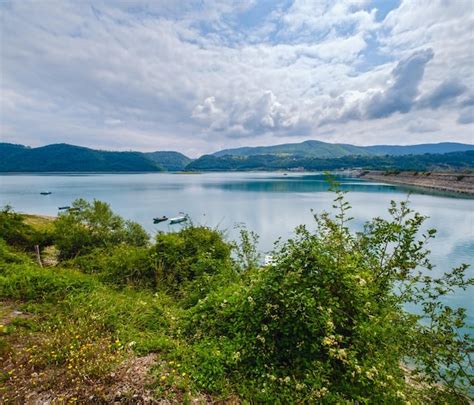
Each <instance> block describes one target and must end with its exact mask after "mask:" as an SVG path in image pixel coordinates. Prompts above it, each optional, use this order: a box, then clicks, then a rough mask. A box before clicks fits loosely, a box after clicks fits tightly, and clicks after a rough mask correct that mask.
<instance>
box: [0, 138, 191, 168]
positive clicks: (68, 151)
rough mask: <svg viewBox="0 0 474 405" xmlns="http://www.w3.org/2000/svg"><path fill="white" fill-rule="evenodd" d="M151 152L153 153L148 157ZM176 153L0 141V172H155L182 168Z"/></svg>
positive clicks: (186, 159) (182, 160)
mask: <svg viewBox="0 0 474 405" xmlns="http://www.w3.org/2000/svg"><path fill="white" fill-rule="evenodd" d="M149 155H152V156H149ZM188 160H189V159H188V158H186V156H184V155H181V154H180V153H177V152H153V153H151V154H147V153H141V152H109V151H101V150H94V149H89V148H84V147H81V146H74V145H68V144H54V145H47V146H42V147H39V148H29V147H25V146H23V145H13V144H8V143H0V172H157V171H163V170H165V169H168V168H169V167H173V168H174V167H181V168H184V166H185V165H184V163H183V164H181V165H180V164H179V162H186V163H188ZM169 170H175V169H169Z"/></svg>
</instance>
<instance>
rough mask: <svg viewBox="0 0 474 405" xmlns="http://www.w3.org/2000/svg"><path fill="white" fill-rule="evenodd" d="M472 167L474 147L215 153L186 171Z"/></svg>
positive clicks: (201, 159)
mask: <svg viewBox="0 0 474 405" xmlns="http://www.w3.org/2000/svg"><path fill="white" fill-rule="evenodd" d="M298 168H304V169H305V170H317V171H322V170H340V169H354V168H362V169H371V170H388V169H396V170H415V171H427V170H464V169H469V170H472V169H473V168H474V150H470V151H465V152H450V153H432V154H429V153H426V154H423V155H368V156H360V155H348V156H343V157H339V158H315V157H311V156H310V157H295V156H292V155H290V156H278V155H271V154H268V155H252V156H231V155H225V156H221V157H218V156H214V155H205V156H201V157H200V158H199V159H196V160H194V161H193V162H191V163H190V164H189V165H188V166H187V168H186V169H187V170H196V171H245V170H269V171H270V170H292V169H298Z"/></svg>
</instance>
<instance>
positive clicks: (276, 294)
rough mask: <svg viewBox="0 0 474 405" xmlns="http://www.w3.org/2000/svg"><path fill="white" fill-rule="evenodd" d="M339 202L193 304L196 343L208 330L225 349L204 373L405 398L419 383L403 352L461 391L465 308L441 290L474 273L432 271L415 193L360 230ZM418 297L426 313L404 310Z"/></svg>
mask: <svg viewBox="0 0 474 405" xmlns="http://www.w3.org/2000/svg"><path fill="white" fill-rule="evenodd" d="M336 209H337V210H338V211H337V214H336V216H335V218H332V217H330V216H329V215H328V214H326V213H323V214H322V215H320V216H315V219H316V222H317V225H318V228H317V231H316V232H314V233H311V232H310V231H309V230H308V229H307V228H306V227H304V226H300V227H298V228H297V230H296V237H295V238H294V239H292V240H289V241H288V242H287V243H285V244H284V245H283V246H282V247H281V248H280V249H279V250H277V251H276V252H275V253H274V257H275V259H276V260H275V263H276V264H275V265H273V266H268V267H266V268H262V269H260V270H256V271H254V272H253V273H252V274H250V275H248V280H242V281H241V282H240V283H237V284H236V285H235V286H233V288H229V287H228V288H224V289H221V290H217V291H213V292H212V293H211V294H209V295H208V296H207V297H206V298H205V299H204V300H201V301H200V302H199V303H198V305H196V306H195V307H194V308H192V309H191V310H190V311H189V318H188V319H189V323H188V328H187V332H188V334H189V337H190V338H191V339H192V340H193V341H194V342H195V343H194V344H195V345H196V346H197V347H202V346H203V345H206V344H208V342H210V341H211V342H212V345H213V349H212V350H213V351H214V352H219V353H221V355H222V356H213V357H211V358H210V360H209V361H210V362H211V363H209V361H206V359H205V358H200V363H195V364H194V365H193V366H194V367H195V371H194V373H195V374H197V375H198V377H197V378H196V380H197V381H198V383H199V384H202V385H201V387H202V388H208V389H210V388H211V389H212V388H213V384H215V381H213V380H212V378H211V379H210V380H209V377H205V376H206V375H208V370H209V369H213V370H214V369H216V370H218V369H221V370H222V372H221V373H220V375H219V376H218V377H216V378H217V379H218V381H222V380H223V379H225V380H229V379H230V380H232V381H233V383H234V384H235V385H237V386H239V390H240V391H241V393H243V394H244V395H245V396H248V397H249V398H253V399H254V400H257V401H267V400H272V401H277V400H280V401H281V400H283V401H294V400H295V399H298V400H300V401H309V402H314V401H320V400H321V399H322V398H323V397H324V401H326V402H329V403H333V402H344V401H351V400H358V401H362V402H366V401H373V402H376V403H385V402H389V403H391V402H393V403H396V402H400V401H402V400H404V399H410V400H417V399H418V400H419V399H420V397H419V395H422V394H420V391H417V390H413V387H412V386H407V384H406V382H405V372H404V371H403V369H402V368H401V364H402V363H403V362H404V361H405V360H406V359H408V358H410V359H411V361H412V362H414V363H415V364H416V365H417V368H416V370H415V372H414V374H415V375H416V376H417V378H419V379H420V380H421V381H423V382H424V383H429V386H430V389H431V390H432V391H436V392H437V394H439V391H440V390H439V388H438V389H436V388H433V387H434V384H433V383H434V382H437V381H439V378H440V376H441V377H442V378H443V380H444V384H445V385H444V387H445V391H444V393H443V395H448V394H449V395H451V396H450V398H451V400H452V399H453V398H455V399H456V398H457V399H459V398H461V397H460V396H459V395H460V394H459V390H460V389H462V387H461V386H460V385H459V384H462V383H463V382H465V383H466V382H467V381H468V379H469V378H471V379H472V376H469V374H468V371H469V370H468V367H466V360H467V359H468V358H469V353H470V350H472V340H471V339H470V338H469V337H467V336H465V337H462V338H460V337H459V329H460V328H462V327H463V326H464V311H463V310H459V311H453V310H451V309H448V307H445V306H444V305H442V304H441V302H440V300H439V298H440V297H441V296H442V295H444V294H446V293H448V292H450V291H452V290H453V289H455V288H457V287H460V288H466V287H467V286H468V285H470V284H472V280H467V279H465V277H464V270H465V267H462V268H460V269H455V270H453V272H451V273H448V274H447V275H445V276H444V277H443V278H441V279H429V278H426V277H425V276H423V273H422V271H421V270H420V267H423V268H425V269H427V270H429V269H430V268H431V265H430V263H429V261H428V253H429V252H428V251H427V250H426V249H425V244H426V242H427V241H428V240H429V239H430V238H431V237H433V236H434V231H431V230H430V231H428V232H427V234H426V236H423V237H422V238H421V239H417V235H418V233H419V231H420V228H421V225H422V223H423V221H424V217H422V216H421V215H419V214H417V213H413V212H412V211H411V210H410V209H409V208H408V207H407V205H406V203H402V204H401V205H400V206H396V205H395V204H393V205H392V206H391V208H390V210H389V212H390V215H391V219H389V220H385V219H382V218H375V219H374V220H373V221H372V222H370V223H368V224H367V225H366V228H365V230H364V231H363V232H360V233H357V234H352V233H351V232H350V231H349V229H348V227H347V220H348V218H347V210H348V209H349V206H348V204H347V202H345V200H344V198H343V195H342V194H339V195H338V197H337V199H336ZM421 282H423V283H421ZM420 283H421V284H420ZM420 300H421V301H420ZM411 302H422V303H423V305H422V308H423V315H420V316H417V315H412V314H410V313H407V312H406V311H404V304H406V303H411ZM422 317H426V318H427V319H428V320H429V322H428V324H427V325H429V326H426V324H425V323H420V322H419V321H420V320H421V319H422ZM422 342H424V343H422ZM428 342H429V343H430V345H431V347H430V349H429V346H428ZM434 358H436V359H437V360H434ZM215 362H218V363H219V366H216V365H214V364H213V363H215ZM446 365H448V366H449V369H446ZM208 380H209V381H208ZM463 380H464V381H463ZM423 395H425V396H424V397H423V398H425V399H426V398H427V397H426V395H428V393H423ZM430 395H432V393H431V394H430Z"/></svg>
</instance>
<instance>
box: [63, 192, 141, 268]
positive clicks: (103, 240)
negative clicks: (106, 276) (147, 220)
mask: <svg viewBox="0 0 474 405" xmlns="http://www.w3.org/2000/svg"><path fill="white" fill-rule="evenodd" d="M72 207H73V209H72V210H69V211H68V212H66V213H63V214H60V216H59V218H58V219H57V220H56V221H55V223H54V225H55V226H54V238H55V244H56V246H57V248H58V249H59V251H60V257H61V259H70V258H73V257H76V256H79V255H84V254H87V253H90V252H91V251H92V250H94V249H96V248H110V247H112V246H117V245H119V244H121V243H124V244H128V245H131V246H146V245H147V244H148V242H149V235H148V234H147V233H146V232H145V230H144V229H143V228H142V227H141V226H140V225H139V224H137V223H135V222H132V221H124V220H123V219H122V218H121V217H120V216H118V215H116V214H114V213H113V212H112V210H111V209H110V206H109V205H108V204H106V203H104V202H102V201H97V200H94V201H93V202H92V203H88V202H87V201H85V200H83V199H79V200H76V201H74V202H73V204H72Z"/></svg>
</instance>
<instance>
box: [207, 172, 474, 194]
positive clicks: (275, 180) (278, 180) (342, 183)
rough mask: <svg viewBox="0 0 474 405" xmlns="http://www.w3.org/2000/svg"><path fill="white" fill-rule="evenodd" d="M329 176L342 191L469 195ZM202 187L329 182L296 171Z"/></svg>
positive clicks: (300, 189)
mask: <svg viewBox="0 0 474 405" xmlns="http://www.w3.org/2000/svg"><path fill="white" fill-rule="evenodd" d="M333 179H334V180H335V181H336V182H337V183H338V184H339V189H340V190H342V191H351V192H368V193H386V192H395V193H398V194H405V195H406V194H420V195H434V196H440V197H451V198H466V199H470V198H471V199H472V197H471V196H469V195H464V194H460V193H456V192H449V191H442V190H435V189H426V188H422V187H417V186H410V185H403V184H388V183H383V182H376V181H370V180H365V179H359V178H352V177H347V176H333ZM203 187H204V188H213V189H216V188H217V189H220V190H224V191H243V192H255V193H260V192H274V193H314V192H327V191H329V189H330V184H329V182H328V181H327V179H326V176H325V175H322V174H313V175H299V176H288V177H282V176H271V177H270V176H269V177H266V178H265V179H262V178H259V177H255V178H249V179H245V180H243V179H242V181H231V182H216V183H205V184H203Z"/></svg>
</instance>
